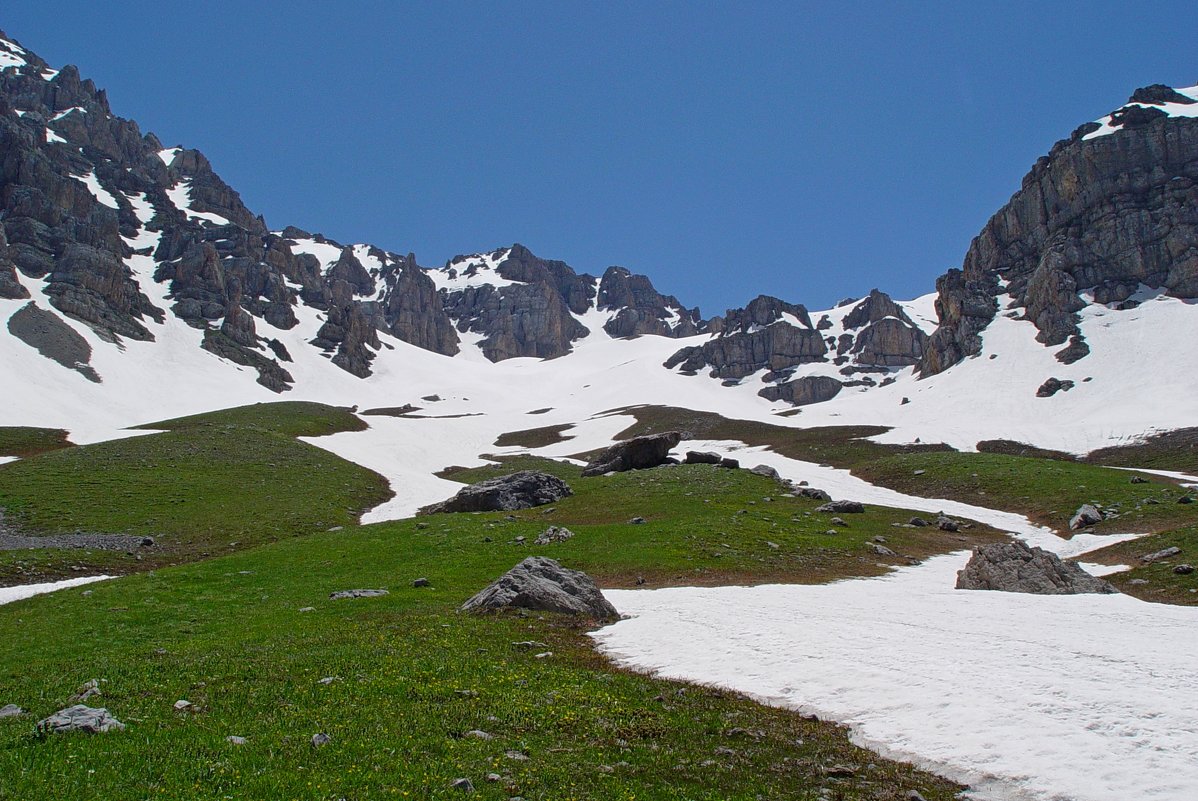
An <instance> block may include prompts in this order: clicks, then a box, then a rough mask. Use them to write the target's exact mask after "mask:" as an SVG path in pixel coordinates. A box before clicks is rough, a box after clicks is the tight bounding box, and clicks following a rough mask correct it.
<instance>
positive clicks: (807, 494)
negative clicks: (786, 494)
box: [794, 487, 832, 501]
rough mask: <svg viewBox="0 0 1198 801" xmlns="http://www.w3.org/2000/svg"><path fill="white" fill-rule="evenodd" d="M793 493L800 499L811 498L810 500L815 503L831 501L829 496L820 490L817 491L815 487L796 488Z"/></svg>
mask: <svg viewBox="0 0 1198 801" xmlns="http://www.w3.org/2000/svg"><path fill="white" fill-rule="evenodd" d="M794 493H795V495H798V496H800V497H802V498H811V499H812V500H816V501H830V500H832V496H831V495H829V494H828V493H826V492H824V491H823V490H822V489H817V488H815V487H796V488H795V490H794Z"/></svg>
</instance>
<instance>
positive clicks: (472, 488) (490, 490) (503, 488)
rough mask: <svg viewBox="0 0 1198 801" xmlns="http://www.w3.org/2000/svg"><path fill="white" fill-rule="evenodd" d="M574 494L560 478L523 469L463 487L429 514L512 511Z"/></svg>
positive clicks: (542, 504) (529, 507)
mask: <svg viewBox="0 0 1198 801" xmlns="http://www.w3.org/2000/svg"><path fill="white" fill-rule="evenodd" d="M573 494H574V492H573V490H571V489H570V485H569V484H567V483H566V482H564V481H562V480H561V479H560V478H558V477H557V476H551V475H549V474H548V473H538V472H536V471H535V470H521V471H520V472H518V473H512V474H511V475H507V476H500V477H499V478H492V479H488V480H487V481H480V482H479V483H477V484H471V485H469V486H467V487H463V488H462V490H461V491H460V492H458V494H457V495H455V496H453V497H452V498H450V499H449V500H447V501H445V502H444V503H440V504H437V505H436V506H433V507H431V508H430V509H429V510H428V511H429V512H511V511H515V510H516V509H531V508H532V507H534V506H544V505H545V504H547V503H555V502H557V501H560V500H561V499H562V498H566V497H568V496H570V495H573Z"/></svg>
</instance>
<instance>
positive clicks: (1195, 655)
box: [593, 443, 1198, 801]
mask: <svg viewBox="0 0 1198 801" xmlns="http://www.w3.org/2000/svg"><path fill="white" fill-rule="evenodd" d="M704 444H711V445H715V443H704ZM722 444H724V445H727V443H722ZM745 450H750V449H741V453H739V454H736V455H739V456H742V457H743V456H744V451H745ZM756 455H760V456H761V457H763V458H762V461H769V462H772V463H773V464H774V466H775V467H777V468H778V469H779V470H780V471H781V472H783V474H784V475H786V474H791V473H795V472H802V473H804V474H805V475H806V474H808V473H810V472H811V471H812V468H814V467H815V466H813V465H807V464H805V463H801V462H794V461H791V460H786V459H784V457H778V456H777V455H776V454H767V453H758V454H756ZM770 457H773V458H770ZM825 469H826V468H825ZM822 470H824V469H821V472H822ZM838 472H840V473H843V471H838ZM825 478H826V479H828V481H829V482H831V481H832V479H833V478H834V476H833V475H832V474H831V472H829V474H828V475H826V476H825ZM837 478H839V481H840V482H842V483H843V482H846V481H849V480H850V479H848V478H847V475H841V476H839V477H837ZM852 481H853V482H855V481H856V479H852ZM812 483H813V484H816V486H819V484H818V483H817V482H816V481H815V480H813V482H812ZM862 484H864V482H862ZM867 486H868V485H867ZM867 486H861V487H856V489H858V490H860V491H862V492H864V493H868V490H867ZM873 490H874V492H873V493H869V494H873V495H874V497H873V499H872V500H873V502H874V503H878V504H880V505H899V504H898V503H896V500H897V499H895V498H893V497H890V496H891V495H892V493H889V492H888V491H885V490H882V489H881V488H873ZM833 494H834V495H838V493H835V492H834V493H833ZM895 494H897V493H895ZM838 496H839V497H858V496H855V495H854V496H850V495H847V494H846V495H838ZM860 499H861V500H865V501H867V502H869V500H870V499H869V498H865V497H861V498H860ZM941 503H942V502H941V501H938V500H931V501H929V500H928V499H916V498H911V499H910V501H909V503H905V504H902V505H904V506H906V507H907V508H921V507H924V508H926V507H927V506H928V505H929V504H931V505H934V506H939V505H940V504H941ZM943 504H944V506H945V507H948V506H950V505H951V504H949V503H948V502H947V501H945V502H943ZM952 506H955V505H952ZM971 511H972V514H968V513H967V512H966V510H964V509H954V510H953V513H955V514H962V515H965V514H968V516H970V517H973V518H974V519H977V520H981V521H984V522H988V523H991V524H992V525H997V526H1000V527H1002V528H1004V529H1007V530H1013V531H1014V532H1015V533H1017V534H1018V535H1019V536H1021V537H1023V538H1025V539H1027V540H1028V541H1030V542H1032V544H1036V545H1040V546H1041V547H1046V548H1047V547H1052V546H1054V545H1055V546H1056V548H1055V550H1058V551H1063V552H1066V553H1067V554H1069V555H1076V554H1078V553H1080V552H1082V551H1083V550H1084V549H1086V548H1093V547H1099V546H1100V545H1103V544H1109V543H1111V542H1113V541H1116V540H1117V539H1119V538H1117V537H1116V538H1109V537H1107V538H1100V537H1086V538H1084V539H1083V538H1080V537H1075V538H1074V539H1073V540H1071V541H1068V542H1067V541H1065V540H1060V539H1058V538H1056V537H1054V536H1051V535H1049V534H1048V533H1047V532H1046V530H1044V529H1041V528H1039V527H1035V526H1032V525H1031V524H1030V523H1029V522H1028V521H1027V520H1026V518H1022V524H1021V525H1016V526H1012V525H1011V523H1012V518H1013V517H1016V516H1013V515H1009V514H1007V513H1001V512H995V511H993V510H986V509H983V508H980V507H973V508H972V510H971ZM1054 541H1055V542H1054ZM967 559H968V554H967V553H954V554H948V555H945V556H939V557H936V558H933V559H929V560H928V561H927V562H925V563H924V564H923V565H920V566H918V567H910V568H901V569H898V570H896V571H894V572H893V573H891V574H889V575H887V576H883V577H878V578H869V579H855V580H849V581H841V582H836V583H833V584H827V585H817V586H802V585H766V586H759V587H718V588H675V589H664V590H619V591H609V592H607V593H605V595H607V597H608V598H609V599H610V600H611V602H612V603H613V604H615V606H616V608H617V609H618V610H620V612H621V613H623V614H625V615H629V616H630V617H629V618H628V619H625V620H622V621H621V622H619V623H616V624H614V625H612V626H609V627H607V628H604V629H601V630H599V631H597V632H595V633H594V634H593V636H594V638H595V640H596V641H597V643H598V646H599V648H600V650H602V651H603V652H604V653H606V654H607V655H608V656H610V657H611V658H613V659H614V660H615V661H616V662H617V663H619V664H621V665H624V666H626V667H630V668H633V669H636V670H641V671H645V672H651V673H655V674H657V675H660V676H663V677H667V678H673V679H682V680H688V681H695V682H700V683H704V684H714V685H719V686H723V687H729V688H733V689H736V690H739V691H741V692H745V693H748V694H751V695H753V696H755V697H757V698H759V699H761V700H762V701H764V702H766V703H771V704H776V705H779V706H786V707H790V708H793V709H797V710H800V711H803V712H809V713H814V714H817V715H819V716H821V717H823V718H826V719H831V720H835V721H838V722H841V723H845V724H847V725H849V726H850V727H851V729H852V733H853V737H854V740H855V741H856V742H858V743H859V744H861V745H864V746H866V747H869V748H871V749H873V750H875V751H878V752H880V753H882V754H884V755H887V756H892V757H895V758H899V759H904V760H907V761H910V762H914V763H916V764H919V765H921V766H923V767H927V768H929V769H932V770H935V771H936V772H938V773H940V774H942V775H945V776H948V777H949V778H952V779H955V780H957V781H960V782H961V783H963V784H968V785H970V786H971V788H972V790H971V793H970V796H971V797H974V798H979V799H1003V800H1004V801H1007V800H1011V801H1014V800H1016V799H1018V800H1019V801H1024V800H1025V799H1027V800H1031V799H1035V801H1065V799H1069V801H1126V799H1129V798H1137V799H1151V800H1152V801H1192V799H1194V798H1198V760H1195V758H1194V755H1195V754H1198V717H1195V716H1194V714H1193V710H1194V708H1195V707H1198V637H1195V636H1194V632H1195V631H1196V630H1198V608H1191V607H1180V606H1168V605H1164V604H1149V603H1145V602H1143V601H1139V600H1136V599H1134V598H1131V597H1129V596H1125V595H1075V596H1036V595H1024V594H1018V593H1003V592H974V591H965V590H955V589H954V588H953V585H954V582H955V579H956V571H957V570H959V569H960V568H961V567H963V566H964V564H965V562H966V560H967Z"/></svg>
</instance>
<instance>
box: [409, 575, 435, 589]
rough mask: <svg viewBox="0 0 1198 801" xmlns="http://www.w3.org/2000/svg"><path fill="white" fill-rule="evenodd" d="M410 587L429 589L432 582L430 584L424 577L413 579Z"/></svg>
mask: <svg viewBox="0 0 1198 801" xmlns="http://www.w3.org/2000/svg"><path fill="white" fill-rule="evenodd" d="M412 586H413V587H431V586H432V582H430V581H429V580H428V579H426V578H424V577H421V578H418V579H414V580H413V581H412Z"/></svg>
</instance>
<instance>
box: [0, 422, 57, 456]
mask: <svg viewBox="0 0 1198 801" xmlns="http://www.w3.org/2000/svg"><path fill="white" fill-rule="evenodd" d="M69 447H71V442H70V441H69V440H68V439H67V432H65V431H63V430H62V429H61V428H29V427H27V426H0V456H20V457H21V458H26V457H29V456H34V455H36V454H39V453H45V452H47V451H56V450H60V449H62V448H69Z"/></svg>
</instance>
